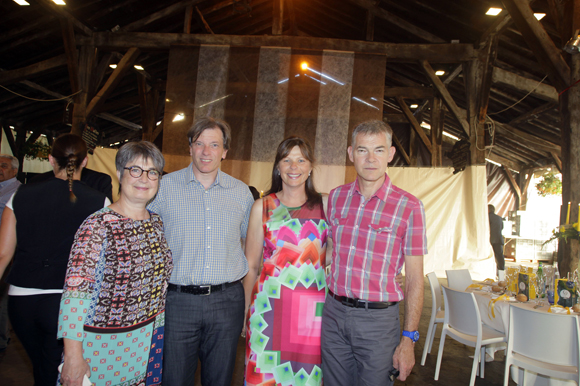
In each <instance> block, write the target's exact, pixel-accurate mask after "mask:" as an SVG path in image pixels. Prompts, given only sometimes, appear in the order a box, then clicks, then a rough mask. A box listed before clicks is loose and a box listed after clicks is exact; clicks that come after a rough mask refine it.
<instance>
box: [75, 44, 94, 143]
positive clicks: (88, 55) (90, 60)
mask: <svg viewBox="0 0 580 386" xmlns="http://www.w3.org/2000/svg"><path fill="white" fill-rule="evenodd" d="M95 58H96V51H95V47H94V46H89V45H84V46H82V47H81V54H80V60H79V66H78V68H79V87H80V88H79V91H80V92H79V94H77V95H75V97H74V102H75V103H74V107H73V114H72V127H71V133H73V134H77V135H81V134H82V132H83V128H84V127H83V126H84V123H86V121H87V104H88V101H89V98H90V97H91V96H90V95H89V89H90V85H91V76H92V73H93V68H94V65H95Z"/></svg>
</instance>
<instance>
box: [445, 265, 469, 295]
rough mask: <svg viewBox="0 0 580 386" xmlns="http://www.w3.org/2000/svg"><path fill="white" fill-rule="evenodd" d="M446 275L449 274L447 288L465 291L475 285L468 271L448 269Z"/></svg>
mask: <svg viewBox="0 0 580 386" xmlns="http://www.w3.org/2000/svg"><path fill="white" fill-rule="evenodd" d="M445 273H446V274H447V286H448V287H449V288H451V289H454V290H459V291H465V289H466V288H467V287H469V286H470V285H471V284H473V280H471V274H470V273H469V270H468V269H448V270H446V271H445Z"/></svg>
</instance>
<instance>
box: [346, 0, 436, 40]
mask: <svg viewBox="0 0 580 386" xmlns="http://www.w3.org/2000/svg"><path fill="white" fill-rule="evenodd" d="M348 1H350V2H351V3H353V4H356V5H358V6H359V7H362V8H364V9H366V10H367V11H369V12H370V13H372V14H373V15H374V16H375V17H378V18H380V19H383V20H386V21H388V22H389V23H390V24H393V25H394V26H396V27H398V28H400V29H401V30H402V31H404V32H406V33H409V34H411V35H413V36H416V37H418V38H421V39H423V40H425V41H427V42H429V43H445V40H443V39H441V38H440V37H439V36H436V35H433V34H432V33H431V32H428V31H426V30H424V29H422V28H419V27H417V25H416V24H413V23H409V22H408V21H406V20H405V19H402V18H400V17H398V16H396V15H394V14H392V13H391V12H389V11H387V10H386V9H384V8H381V7H379V6H377V5H375V3H374V2H372V1H370V0H348Z"/></svg>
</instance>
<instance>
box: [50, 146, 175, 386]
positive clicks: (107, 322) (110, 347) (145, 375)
mask: <svg viewBox="0 0 580 386" xmlns="http://www.w3.org/2000/svg"><path fill="white" fill-rule="evenodd" d="M164 165H165V160H164V158H163V155H162V154H161V152H160V151H159V150H158V149H157V148H156V147H155V145H153V144H152V143H150V142H146V141H142V142H129V143H127V144H125V145H124V146H123V147H121V149H120V150H119V152H118V153H117V156H116V159H115V166H116V168H117V176H118V178H119V184H120V188H121V190H120V194H119V199H118V200H117V201H116V202H115V203H113V204H112V205H110V206H109V207H107V208H103V209H101V210H100V211H98V212H96V213H94V214H92V215H91V216H90V217H88V218H87V219H86V220H85V222H84V223H83V224H82V226H81V227H80V229H79V230H78V232H77V234H76V237H75V242H74V244H73V246H72V250H71V254H70V260H69V262H68V270H67V274H66V281H65V287H64V293H63V295H62V300H61V302H60V313H59V327H58V337H59V338H63V340H64V363H63V369H62V375H61V378H60V381H61V383H62V384H63V385H65V386H81V385H82V380H83V377H84V376H85V375H86V376H87V377H89V378H90V380H91V382H92V383H93V385H97V386H105V385H124V384H127V385H129V384H131V385H145V384H147V385H159V384H161V382H162V374H161V373H162V358H163V335H164V319H165V297H166V293H167V279H168V278H169V276H170V275H171V269H172V261H171V252H170V250H169V247H168V245H167V241H166V240H165V235H164V233H163V223H162V221H161V218H160V217H159V216H158V215H157V214H155V213H152V212H149V211H148V210H147V208H146V207H147V203H148V202H149V201H150V200H151V199H152V198H153V197H154V196H155V194H156V193H157V190H158V188H159V181H160V179H161V173H162V171H163V167H164Z"/></svg>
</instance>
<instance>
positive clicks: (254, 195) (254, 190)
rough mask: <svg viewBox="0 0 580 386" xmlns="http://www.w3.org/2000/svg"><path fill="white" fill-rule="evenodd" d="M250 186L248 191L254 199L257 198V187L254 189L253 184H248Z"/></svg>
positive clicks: (258, 196) (258, 194) (258, 195)
mask: <svg viewBox="0 0 580 386" xmlns="http://www.w3.org/2000/svg"><path fill="white" fill-rule="evenodd" d="M249 188H250V192H252V196H253V197H254V200H257V199H258V198H260V192H258V189H256V187H255V186H249Z"/></svg>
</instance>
